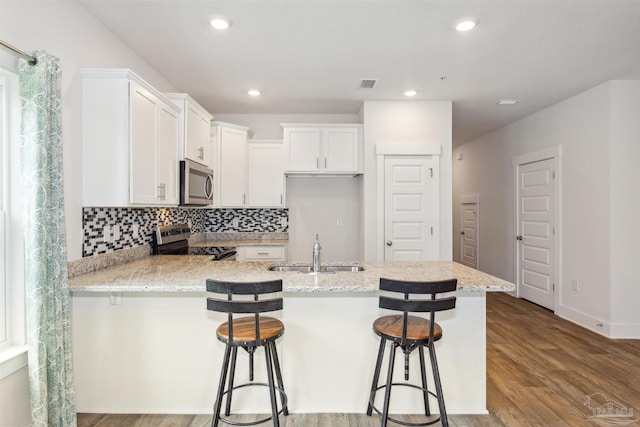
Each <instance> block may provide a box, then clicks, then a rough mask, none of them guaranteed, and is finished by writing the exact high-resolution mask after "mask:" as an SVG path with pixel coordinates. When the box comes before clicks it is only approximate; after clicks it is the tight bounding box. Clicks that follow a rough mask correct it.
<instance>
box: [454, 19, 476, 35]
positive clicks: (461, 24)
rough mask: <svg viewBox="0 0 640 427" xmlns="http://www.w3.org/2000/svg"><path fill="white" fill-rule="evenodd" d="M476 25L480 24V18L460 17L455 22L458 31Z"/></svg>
mask: <svg viewBox="0 0 640 427" xmlns="http://www.w3.org/2000/svg"><path fill="white" fill-rule="evenodd" d="M476 25H478V20H477V19H476V18H472V17H467V18H461V19H458V20H457V21H456V22H455V24H454V28H455V29H456V31H461V32H462V31H469V30H471V29H473V28H474V27H475V26H476Z"/></svg>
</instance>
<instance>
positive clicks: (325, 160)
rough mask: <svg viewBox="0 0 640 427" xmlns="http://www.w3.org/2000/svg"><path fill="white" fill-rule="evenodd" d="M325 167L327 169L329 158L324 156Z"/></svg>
mask: <svg viewBox="0 0 640 427" xmlns="http://www.w3.org/2000/svg"><path fill="white" fill-rule="evenodd" d="M324 168H325V169H326V168H327V158H326V157H325V158H324Z"/></svg>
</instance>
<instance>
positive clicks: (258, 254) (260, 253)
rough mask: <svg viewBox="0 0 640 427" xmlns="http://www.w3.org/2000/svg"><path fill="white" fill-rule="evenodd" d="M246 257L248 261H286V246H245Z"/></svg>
mask: <svg viewBox="0 0 640 427" xmlns="http://www.w3.org/2000/svg"><path fill="white" fill-rule="evenodd" d="M242 249H243V251H244V257H243V258H244V259H245V260H247V261H255V260H273V261H284V260H285V255H284V246H245V247H243V248H242Z"/></svg>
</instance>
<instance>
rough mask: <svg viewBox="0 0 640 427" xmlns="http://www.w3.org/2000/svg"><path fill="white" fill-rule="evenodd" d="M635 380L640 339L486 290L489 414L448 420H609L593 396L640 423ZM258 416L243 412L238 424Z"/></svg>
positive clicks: (292, 420)
mask: <svg viewBox="0 0 640 427" xmlns="http://www.w3.org/2000/svg"><path fill="white" fill-rule="evenodd" d="M445 333H446V331H445ZM639 379H640V340H610V339H607V338H604V337H602V336H600V335H598V334H595V333H593V332H591V331H588V330H586V329H584V328H581V327H579V326H577V325H574V324H573V323H570V322H568V321H565V320H563V319H561V318H559V317H558V316H555V315H554V314H553V313H552V312H550V311H548V310H545V309H543V308H541V307H539V306H537V305H535V304H532V303H529V302H527V301H524V300H520V299H516V298H512V297H511V296H509V295H506V294H502V293H493V292H489V293H488V294H487V408H488V409H489V411H490V414H489V415H450V416H449V423H450V425H451V426H452V427H462V426H465V427H467V426H469V427H471V426H472V427H500V426H513V427H520V426H525V427H526V426H544V427H563V426H571V427H575V426H595V425H604V426H606V425H614V424H613V423H611V424H607V423H606V422H608V421H612V420H608V419H605V418H604V417H602V416H600V417H597V418H596V419H594V420H589V419H588V417H589V416H591V415H593V412H592V411H591V410H590V409H589V407H587V406H585V404H584V403H585V401H586V400H587V399H588V397H589V396H592V395H593V397H592V399H591V402H592V403H593V404H592V405H591V407H592V408H595V407H596V406H599V405H600V404H604V403H606V401H607V400H610V401H612V403H614V404H618V405H619V408H620V409H621V410H624V409H629V410H633V412H634V413H635V414H634V415H633V416H630V417H626V418H624V417H623V418H620V417H619V418H617V421H625V420H627V421H630V423H629V425H631V426H633V425H638V426H639V427H640V415H638V413H640V380H639ZM596 393H599V394H596ZM594 394H595V395H594ZM255 417H256V416H250V415H243V416H241V421H250V420H252V419H255ZM416 417H417V416H407V418H406V420H407V421H415V420H416ZM281 420H282V421H281V425H282V426H283V427H374V426H378V425H379V417H376V416H373V417H368V416H366V415H365V414H291V415H289V416H288V417H281ZM239 421H240V419H239ZM210 422H211V416H210V415H115V414H78V426H79V427H84V426H100V427H120V426H122V427H125V426H131V427H133V426H135V427H156V426H167V427H168V426H171V427H174V426H175V427H200V426H208V425H209V423H210ZM263 425H267V426H268V425H270V424H266V423H265V424H263ZM392 425H393V424H392ZM436 425H439V424H436Z"/></svg>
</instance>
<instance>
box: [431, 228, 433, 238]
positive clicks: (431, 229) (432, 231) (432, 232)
mask: <svg viewBox="0 0 640 427" xmlns="http://www.w3.org/2000/svg"><path fill="white" fill-rule="evenodd" d="M431 235H432V236H433V227H431Z"/></svg>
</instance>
